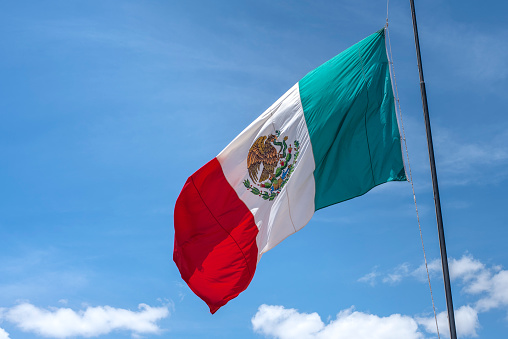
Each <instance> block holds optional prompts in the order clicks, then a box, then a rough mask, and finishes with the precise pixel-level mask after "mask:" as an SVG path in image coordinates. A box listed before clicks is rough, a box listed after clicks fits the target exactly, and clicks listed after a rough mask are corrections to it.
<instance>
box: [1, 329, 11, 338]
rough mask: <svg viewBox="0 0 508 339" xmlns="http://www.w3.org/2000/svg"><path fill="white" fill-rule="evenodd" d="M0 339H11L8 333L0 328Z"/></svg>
mask: <svg viewBox="0 0 508 339" xmlns="http://www.w3.org/2000/svg"><path fill="white" fill-rule="evenodd" d="M0 339H11V337H9V333H7V332H6V331H5V330H4V329H3V328H1V327H0Z"/></svg>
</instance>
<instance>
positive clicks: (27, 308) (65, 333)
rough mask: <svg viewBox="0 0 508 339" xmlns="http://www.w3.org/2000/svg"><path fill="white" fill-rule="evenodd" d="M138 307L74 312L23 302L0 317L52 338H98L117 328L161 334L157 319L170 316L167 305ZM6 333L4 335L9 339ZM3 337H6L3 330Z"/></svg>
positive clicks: (88, 309)
mask: <svg viewBox="0 0 508 339" xmlns="http://www.w3.org/2000/svg"><path fill="white" fill-rule="evenodd" d="M138 309H139V311H131V310H127V309H122V308H114V307H111V306H97V307H87V308H86V309H85V310H78V311H74V310H72V309H70V308H49V309H44V308H39V307H37V306H34V305H32V304H30V303H22V304H19V305H17V306H14V307H12V308H5V309H3V310H2V312H0V315H1V318H0V320H5V321H8V322H10V323H13V324H15V325H16V326H17V327H18V328H19V329H20V330H21V331H23V332H31V333H35V334H37V335H41V336H43V337H51V338H69V337H76V336H82V337H95V336H99V335H105V334H108V333H110V332H112V331H115V330H124V331H130V332H132V334H133V335H140V334H148V333H160V332H161V331H162V330H161V328H160V327H159V326H158V325H157V321H159V320H161V319H163V318H166V317H168V316H169V310H168V307H167V306H161V307H151V306H149V305H146V304H139V306H138ZM4 332H5V331H4ZM6 335H7V336H6V337H5V338H8V334H6ZM0 338H2V339H3V337H2V332H1V331H0Z"/></svg>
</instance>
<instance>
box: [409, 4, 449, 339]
mask: <svg viewBox="0 0 508 339" xmlns="http://www.w3.org/2000/svg"><path fill="white" fill-rule="evenodd" d="M409 2H410V3H411V16H412V17H413V31H414V35H415V45H416V58H417V59H418V71H419V73H420V91H421V93H422V104H423V116H424V119H425V130H426V131H427V146H428V148H429V160H430V171H431V175H432V188H433V191H434V203H435V205H436V219H437V230H438V234H439V248H440V249H441V265H442V267H443V279H444V286H445V294H446V308H447V309H448V324H449V325H450V339H457V332H456V329H455V316H454V313H453V301H452V289H451V287H450V273H449V271H448V257H447V255H446V244H445V237H444V230H443V218H442V215H441V201H440V200H439V187H438V185H437V173H436V163H435V160H434V146H433V144H432V132H431V130H430V119H429V108H428V106H427V92H426V90H425V81H424V80H423V68H422V58H421V55H420V41H419V39H418V27H417V25H416V13H415V4H414V1H413V0H409Z"/></svg>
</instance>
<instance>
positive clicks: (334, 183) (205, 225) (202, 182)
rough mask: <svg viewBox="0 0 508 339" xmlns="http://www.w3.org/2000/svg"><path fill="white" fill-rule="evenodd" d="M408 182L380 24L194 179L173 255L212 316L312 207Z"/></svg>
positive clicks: (180, 209)
mask: <svg viewBox="0 0 508 339" xmlns="http://www.w3.org/2000/svg"><path fill="white" fill-rule="evenodd" d="M404 180H406V173H405V170H404V163H403V160H402V153H401V143H400V133H399V129H398V123H397V118H396V114H395V106H394V97H393V90H392V83H391V78H390V71H389V64H388V59H387V54H386V47H385V37H384V30H380V31H378V32H376V33H374V34H372V35H370V36H369V37H367V38H365V39H364V40H362V41H360V42H358V43H357V44H355V45H353V46H352V47H350V48H348V49H347V50H345V51H343V52H342V53H340V54H339V55H337V56H336V57H334V58H333V59H331V60H329V61H328V62H326V63H324V64H323V65H321V66H319V67H318V68H316V69H315V70H313V71H311V72H310V73H308V74H307V75H306V76H305V77H304V78H303V79H302V80H300V81H299V82H298V83H297V84H295V85H294V86H293V87H292V88H291V89H290V90H289V91H287V92H286V93H285V94H284V95H283V96H282V97H281V98H280V99H279V100H277V101H276V102H275V103H274V104H273V105H272V106H271V107H270V108H268V109H267V110H266V111H265V112H264V113H263V114H261V116H259V117H258V118H257V119H256V120H255V121H254V122H252V123H251V124H250V125H249V126H248V127H247V128H246V129H245V130H244V131H243V132H241V133H240V134H239V135H238V136H237V137H236V138H235V139H234V140H233V141H232V142H231V143H230V144H229V145H228V146H227V147H226V148H225V149H224V150H222V152H220V153H219V155H217V157H216V158H214V159H213V160H211V161H210V162H208V163H207V164H206V165H204V166H203V167H202V168H200V169H199V170H198V171H197V172H195V173H194V174H192V175H191V176H190V177H189V178H188V180H187V182H186V183H185V185H184V187H183V189H182V192H181V193H180V196H179V197H178V199H177V202H176V206H175V212H174V226H175V245H174V254H173V259H174V261H175V263H176V265H177V266H178V269H179V270H180V273H181V275H182V278H183V279H184V280H185V281H186V282H187V284H188V285H189V287H190V288H191V289H192V291H194V293H196V295H198V296H199V297H200V298H201V299H203V300H204V301H205V302H206V303H207V304H208V306H209V307H210V311H211V312H212V313H215V312H216V311H217V310H218V309H219V308H220V307H221V306H223V305H225V304H226V303H227V302H228V301H229V300H231V299H233V298H235V297H236V296H238V294H239V293H241V292H242V291H244V290H245V289H246V288H247V286H248V285H249V283H250V281H251V280H252V278H253V276H254V272H255V270H256V266H257V263H258V261H259V259H260V258H261V256H262V254H263V253H265V252H267V251H268V250H270V249H271V248H273V247H274V246H276V245H277V244H278V243H280V242H281V241H282V240H284V239H285V238H286V237H288V236H289V235H291V234H293V233H295V232H297V231H299V230H300V229H302V228H303V227H304V226H305V225H306V224H307V223H308V222H309V220H310V219H311V217H312V215H313V214H314V212H315V211H316V210H318V209H321V208H324V207H327V206H329V205H332V204H336V203H339V202H342V201H345V200H348V199H351V198H354V197H357V196H360V195H362V194H364V193H366V192H367V191H369V190H370V189H372V188H373V187H375V186H377V185H379V184H382V183H385V182H388V181H404Z"/></svg>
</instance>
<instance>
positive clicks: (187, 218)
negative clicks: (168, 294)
mask: <svg viewBox="0 0 508 339" xmlns="http://www.w3.org/2000/svg"><path fill="white" fill-rule="evenodd" d="M257 233H258V228H257V226H256V224H255V222H254V217H253V215H252V213H251V212H250V211H249V209H248V208H247V206H245V204H244V202H243V201H241V200H240V199H239V198H238V195H237V194H236V192H235V191H234V190H233V188H232V187H231V186H230V185H229V183H228V181H227V180H226V177H225V176H224V173H223V172H222V168H221V166H220V163H219V161H218V160H217V159H215V158H214V159H213V160H211V161H210V162H209V163H207V164H206V165H205V166H203V167H202V168H200V169H199V170H198V171H197V172H196V173H194V174H193V175H191V176H190V177H189V179H187V182H186V183H185V185H184V187H183V189H182V192H181V193H180V196H179V197H178V199H177V201H176V206H175V248H174V252H173V260H174V261H175V263H176V266H178V269H179V270H180V274H181V275H182V278H183V280H185V282H187V284H188V285H189V287H190V288H191V290H192V291H193V292H194V293H196V295H197V296H198V297H200V298H201V299H203V300H204V301H205V302H206V303H207V304H208V306H209V307H210V312H211V313H212V314H213V313H215V312H216V311H217V310H218V309H219V308H220V307H221V306H223V305H225V304H226V303H227V302H228V301H229V300H231V299H233V298H235V297H236V296H238V294H240V293H241V292H242V291H244V290H245V289H246V288H247V286H248V285H249V283H250V281H251V280H252V277H253V276H254V271H255V270H256V263H257V255H258V248H257V245H256V235H257Z"/></svg>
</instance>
